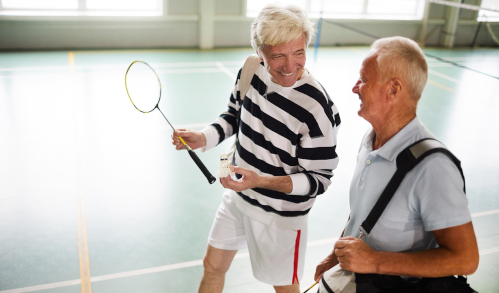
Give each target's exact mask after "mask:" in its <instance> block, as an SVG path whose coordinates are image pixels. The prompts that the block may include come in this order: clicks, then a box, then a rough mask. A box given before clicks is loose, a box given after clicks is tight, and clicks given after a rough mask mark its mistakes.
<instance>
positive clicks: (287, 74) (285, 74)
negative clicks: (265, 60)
mask: <svg viewBox="0 0 499 293" xmlns="http://www.w3.org/2000/svg"><path fill="white" fill-rule="evenodd" d="M279 73H280V74H282V75H284V76H291V75H293V73H295V72H294V71H293V72H291V73H284V72H279Z"/></svg>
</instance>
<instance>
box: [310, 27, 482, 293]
mask: <svg viewBox="0 0 499 293" xmlns="http://www.w3.org/2000/svg"><path fill="white" fill-rule="evenodd" d="M427 76H428V66H427V63H426V60H425V56H424V54H423V52H422V50H421V49H420V48H419V46H418V45H417V44H416V43H415V42H414V41H412V40H410V39H407V38H403V37H391V38H384V39H379V40H377V41H375V42H374V43H373V45H372V47H371V51H370V52H369V53H368V55H367V57H366V58H365V59H364V62H363V63H362V67H361V69H360V78H359V79H358V81H357V83H356V84H355V86H354V87H353V89H352V91H353V92H354V93H355V94H357V95H358V97H359V99H360V102H361V105H360V109H359V111H358V114H359V116H361V117H362V118H364V119H366V120H367V121H368V122H369V123H370V124H371V126H372V128H371V129H369V130H368V131H367V133H366V134H365V136H364V138H363V140H362V143H361V146H360V149H359V153H358V155H357V166H356V169H355V172H354V175H353V178H352V182H351V185H350V218H349V220H348V223H347V225H346V228H345V230H344V232H343V235H342V236H343V237H342V238H340V240H338V241H337V242H336V244H335V246H334V250H333V251H332V253H331V254H330V255H329V256H328V257H326V259H324V261H322V262H321V263H320V264H319V265H318V266H317V270H316V275H315V278H316V281H318V282H321V284H320V292H338V289H336V291H335V290H332V289H331V287H334V288H336V286H337V285H339V284H338V283H339V277H338V275H336V274H333V273H334V272H337V270H338V269H339V267H341V269H343V270H346V271H350V272H355V273H357V275H355V276H356V277H359V278H360V277H362V278H364V276H365V275H364V274H371V276H370V278H378V279H377V280H378V281H373V283H376V282H377V285H376V286H378V285H380V286H387V285H388V286H392V285H394V284H387V283H390V282H391V281H393V282H395V283H397V285H400V286H408V287H410V286H413V285H414V286H419V284H421V283H422V282H420V281H421V278H425V277H426V278H432V279H433V280H435V278H437V277H445V276H454V275H468V274H472V273H473V272H475V270H476V269H477V266H478V259H479V256H478V248H477V242H476V237H475V233H474V230H473V225H472V222H471V215H470V212H469V210H468V202H467V199H466V195H465V193H464V181H463V177H462V176H461V173H460V170H459V168H458V166H457V165H456V164H455V163H454V162H453V161H452V160H451V159H450V158H449V157H448V156H447V155H445V154H444V153H433V154H431V155H429V156H427V157H426V158H424V159H423V160H422V161H420V163H419V164H417V165H416V166H415V167H414V168H413V169H412V170H411V171H409V172H408V173H407V174H406V176H405V177H404V178H403V181H401V184H400V186H399V187H398V188H396V191H395V193H393V197H392V198H391V200H390V201H389V203H388V205H387V206H386V208H385V210H384V211H383V212H382V213H381V216H380V217H379V219H378V221H377V222H376V224H375V225H374V228H372V227H371V228H372V230H371V231H370V235H369V237H363V238H362V235H361V229H360V228H359V227H360V226H361V224H362V225H363V221H364V220H366V219H367V217H368V215H369V214H370V212H371V210H373V207H374V206H375V204H376V202H377V201H378V199H379V198H380V196H381V194H382V193H384V190H385V187H386V186H387V185H388V183H389V181H390V179H391V178H392V175H393V174H394V173H395V171H396V170H397V167H398V163H399V161H398V160H396V158H397V155H398V154H399V153H400V152H401V151H402V150H404V149H405V148H406V147H408V146H411V145H412V144H413V143H415V142H417V141H419V140H421V139H428V138H430V139H435V136H434V135H433V134H432V133H431V132H430V131H429V130H428V129H427V128H426V127H425V126H424V125H423V123H422V122H421V121H420V120H419V118H418V116H417V114H416V109H417V104H418V101H419V99H420V97H421V95H422V92H423V89H424V87H425V84H426V80H427ZM366 221H367V220H366ZM362 227H364V226H362ZM362 233H364V232H362ZM359 238H362V239H359ZM335 266H336V267H335ZM333 267H335V268H334V269H331V268H333ZM359 274H360V275H359ZM381 275H384V276H387V275H388V277H387V278H385V277H381ZM392 276H403V277H402V278H398V277H395V278H394V277H392ZM447 280H450V279H447ZM447 280H444V281H443V282H447ZM450 281H451V282H452V280H450ZM405 282H407V283H405ZM410 284H411V285H410ZM423 285H424V284H423ZM425 286H426V285H425ZM463 286H464V287H465V288H466V287H467V285H463ZM357 288H358V287H357ZM449 288H450V287H449ZM467 288H469V287H467ZM423 291H424V292H429V291H426V290H423ZM471 291H472V290H471ZM349 292H351V291H349ZM357 292H360V291H357ZM362 292H409V291H404V290H402V289H400V290H399V289H394V290H393V289H392V290H391V291H390V290H388V291H383V290H382V291H362ZM410 292H422V291H410ZM431 292H469V290H468V291H457V290H456V289H450V290H449V291H431Z"/></svg>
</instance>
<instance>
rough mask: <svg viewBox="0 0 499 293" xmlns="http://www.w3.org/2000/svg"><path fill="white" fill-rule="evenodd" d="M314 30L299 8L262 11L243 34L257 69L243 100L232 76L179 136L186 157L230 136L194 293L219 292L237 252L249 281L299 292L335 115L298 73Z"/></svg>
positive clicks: (328, 173) (333, 161)
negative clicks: (226, 169) (209, 110)
mask: <svg viewBox="0 0 499 293" xmlns="http://www.w3.org/2000/svg"><path fill="white" fill-rule="evenodd" d="M313 34H314V29H313V24H312V23H311V22H310V21H309V20H308V19H307V16H306V14H305V13H304V11H303V10H302V9H300V8H297V7H293V6H288V7H281V6H278V5H269V6H266V7H265V8H263V9H262V10H261V11H260V13H259V15H258V16H257V17H256V19H255V21H254V22H253V24H252V26H251V44H252V46H253V48H254V49H255V51H256V53H257V55H258V57H259V59H260V62H261V63H260V65H259V66H258V68H257V69H256V72H255V74H254V75H253V77H252V81H251V86H250V88H249V90H248V91H247V93H246V95H245V97H244V99H242V98H241V96H240V95H241V93H240V87H241V84H240V77H241V71H239V74H238V79H237V81H236V85H235V86H234V89H233V91H232V94H231V96H230V101H229V103H228V110H227V111H226V112H224V113H222V115H220V117H219V118H218V119H217V120H215V122H214V123H213V124H211V125H210V126H208V127H206V128H205V129H203V130H202V131H193V130H182V129H179V130H178V131H176V132H175V133H174V135H173V144H174V145H175V146H176V148H177V149H182V148H183V144H182V143H181V142H180V140H179V138H178V136H181V137H182V138H183V139H184V140H185V141H186V143H187V144H189V145H190V146H191V147H192V148H193V149H194V148H201V150H202V151H204V150H207V149H210V148H213V147H215V146H216V145H218V144H220V143H221V142H222V141H224V140H225V139H227V138H229V137H230V136H232V135H234V134H236V135H237V145H236V152H235V156H234V166H233V167H231V168H232V171H233V172H235V173H236V174H237V176H238V180H233V179H232V178H231V177H230V176H228V177H225V178H221V179H220V182H221V184H222V185H223V186H224V187H225V188H226V189H225V192H224V196H223V200H222V204H221V205H220V207H219V209H218V211H217V214H216V217H215V220H214V222H213V226H212V228H211V231H210V236H209V239H208V248H207V252H206V255H205V257H204V273H203V277H202V279H201V284H200V288H199V292H222V289H223V286H224V279H225V274H226V272H227V270H228V269H229V266H230V264H231V262H232V260H233V258H234V256H235V254H236V252H237V250H239V249H242V248H246V247H247V248H248V250H249V254H250V259H251V265H252V269H253V275H254V276H255V278H256V279H258V280H259V281H261V282H264V283H267V284H270V285H273V286H274V289H275V291H276V292H282V293H284V292H293V293H296V292H299V279H300V278H301V277H302V275H303V268H304V258H305V250H306V245H307V218H308V213H309V211H310V209H311V208H312V206H313V204H314V202H315V200H316V197H317V196H318V195H320V194H322V193H324V192H325V191H326V189H327V188H328V186H329V185H330V184H331V181H330V178H331V177H332V176H333V170H334V169H335V168H336V166H337V164H338V156H337V155H336V152H335V150H336V138H337V130H338V127H339V125H340V117H339V114H338V110H337V109H336V106H335V105H334V104H333V102H332V101H331V99H330V98H329V97H328V95H327V93H326V91H325V89H324V88H323V87H322V86H321V85H320V83H319V82H318V81H317V80H316V79H315V78H314V77H313V75H312V74H311V73H310V72H309V71H308V70H307V69H306V68H305V61H306V50H307V46H308V45H309V43H310V41H311V39H312V37H313Z"/></svg>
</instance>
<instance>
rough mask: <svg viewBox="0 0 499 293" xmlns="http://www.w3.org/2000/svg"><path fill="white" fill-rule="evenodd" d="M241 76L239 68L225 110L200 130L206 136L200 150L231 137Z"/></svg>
mask: <svg viewBox="0 0 499 293" xmlns="http://www.w3.org/2000/svg"><path fill="white" fill-rule="evenodd" d="M240 77H241V69H240V70H239V73H238V74H237V80H236V84H235V85H234V88H233V90H232V93H231V94H230V99H229V102H228V104H227V107H228V109H227V111H225V112H223V113H222V114H221V115H220V116H219V117H218V118H217V119H216V120H215V121H214V122H213V123H212V124H210V125H208V126H207V127H205V128H204V129H203V130H201V132H202V133H203V134H204V136H205V137H206V146H205V147H204V148H201V149H200V150H201V152H205V151H207V150H209V149H212V148H214V147H215V146H217V145H219V144H220V143H221V142H222V141H224V140H225V139H227V138H229V137H231V136H232V135H233V134H234V133H235V130H237V121H236V117H237V112H238V111H239V107H240V104H241V98H240V93H239V80H240Z"/></svg>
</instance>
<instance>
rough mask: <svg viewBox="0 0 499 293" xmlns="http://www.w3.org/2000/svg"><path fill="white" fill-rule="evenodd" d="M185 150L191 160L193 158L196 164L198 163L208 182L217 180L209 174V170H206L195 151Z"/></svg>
mask: <svg viewBox="0 0 499 293" xmlns="http://www.w3.org/2000/svg"><path fill="white" fill-rule="evenodd" d="M187 151H188V152H189V155H190V156H191V158H192V160H194V162H195V163H196V165H198V167H199V169H200V170H201V172H203V174H204V176H205V177H206V179H208V182H209V183H210V184H213V182H215V181H217V179H216V178H215V177H213V175H211V173H210V171H208V169H206V166H205V165H204V164H203V162H201V160H200V159H199V157H198V155H196V153H195V152H194V151H192V150H187Z"/></svg>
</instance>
